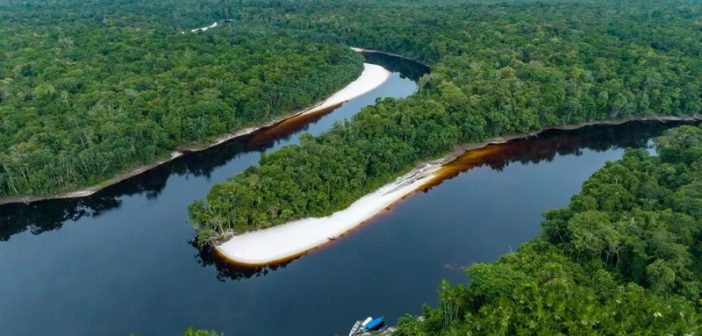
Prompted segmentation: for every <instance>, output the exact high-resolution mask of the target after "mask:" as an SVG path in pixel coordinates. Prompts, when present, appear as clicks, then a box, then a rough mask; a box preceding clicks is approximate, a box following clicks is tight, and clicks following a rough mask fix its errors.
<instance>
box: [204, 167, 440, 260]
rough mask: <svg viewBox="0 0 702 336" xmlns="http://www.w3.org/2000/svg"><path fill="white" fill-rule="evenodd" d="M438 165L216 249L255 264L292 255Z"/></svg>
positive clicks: (359, 218)
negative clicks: (324, 213) (327, 212)
mask: <svg viewBox="0 0 702 336" xmlns="http://www.w3.org/2000/svg"><path fill="white" fill-rule="evenodd" d="M439 168H441V163H432V164H427V165H425V166H423V167H422V168H418V169H415V170H413V171H412V172H410V173H409V174H407V175H404V176H402V177H400V178H398V179H397V180H396V181H395V182H393V183H390V184H387V185H385V186H383V187H382V188H380V189H378V190H376V191H375V192H373V193H371V194H368V195H366V196H364V197H362V198H360V199H359V200H357V201H356V202H354V203H353V204H351V206H349V207H348V208H346V209H344V210H341V211H338V212H335V213H333V214H332V215H331V216H328V217H322V218H305V219H301V220H296V221H292V222H289V223H286V224H282V225H278V226H274V227H272V228H268V229H264V230H259V231H254V232H248V233H245V234H242V235H239V236H234V237H232V238H231V239H229V240H228V241H226V242H225V243H223V244H221V245H219V246H217V247H216V248H217V251H219V253H220V254H221V255H223V256H224V257H226V258H228V259H230V260H232V261H234V262H237V263H241V264H246V265H255V266H262V265H268V264H272V263H275V262H279V261H283V260H286V259H289V258H292V257H295V256H297V255H300V254H302V253H304V252H306V251H309V250H311V249H314V248H316V247H318V246H321V245H324V244H325V243H328V242H329V241H330V240H332V239H336V238H337V237H338V236H339V235H342V234H344V233H345V232H347V231H349V230H351V229H353V228H355V227H356V226H358V225H360V224H362V223H363V222H365V221H367V220H369V219H371V218H372V217H373V216H375V215H377V214H378V213H380V212H382V211H383V210H384V209H385V208H387V207H389V206H390V205H392V204H393V203H395V202H397V201H398V200H400V199H402V198H403V197H405V196H407V195H408V194H411V193H412V192H414V191H415V190H417V188H419V187H420V186H422V185H423V184H424V183H426V182H428V181H429V180H430V179H431V178H433V177H434V173H435V172H436V171H437V170H438V169H439Z"/></svg>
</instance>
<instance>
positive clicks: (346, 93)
mask: <svg viewBox="0 0 702 336" xmlns="http://www.w3.org/2000/svg"><path fill="white" fill-rule="evenodd" d="M389 77H390V72H389V71H388V70H387V69H385V68H383V67H381V66H379V65H375V64H369V63H363V72H362V73H361V75H360V76H359V77H358V78H357V79H356V80H354V81H353V82H351V83H349V84H348V85H347V86H346V87H344V88H343V89H341V90H339V91H337V92H335V93H334V94H332V95H331V96H329V97H328V98H327V99H325V100H323V101H321V102H319V103H317V104H315V105H313V106H311V107H308V108H305V109H302V110H299V111H296V112H294V113H291V114H288V115H285V116H282V117H279V118H276V119H274V120H272V121H269V122H266V123H261V124H258V125H256V126H252V127H247V128H244V129H241V130H239V131H237V132H234V133H230V134H225V135H223V136H221V137H219V138H217V139H216V140H215V141H214V142H212V143H210V144H206V145H201V146H187V147H178V148H177V149H176V150H175V151H173V152H171V156H170V157H168V158H164V159H161V160H159V161H157V162H155V163H152V164H149V165H143V166H139V167H137V168H135V169H133V170H130V171H128V172H126V173H123V174H119V175H117V176H115V177H113V178H111V179H109V180H107V181H105V182H103V183H100V184H97V185H94V186H91V187H87V188H84V189H81V190H77V191H71V192H67V193H63V194H59V195H51V196H23V197H4V198H0V205H3V204H11V203H31V202H37V201H42V200H49V199H69V198H80V197H86V196H90V195H93V194H95V193H96V192H98V191H100V190H102V189H105V188H107V187H109V186H111V185H114V184H117V183H120V182H122V181H124V180H126V179H129V178H131V177H134V176H137V175H139V174H142V173H144V172H146V171H149V170H151V169H154V168H156V167H158V166H160V165H162V164H165V163H167V162H170V161H172V160H174V159H176V158H178V157H180V156H183V155H184V154H187V153H193V152H200V151H204V150H207V149H210V148H213V147H215V146H218V145H221V144H223V143H225V142H228V141H230V140H233V139H236V138H239V137H243V136H246V135H250V134H252V133H254V132H256V131H258V130H263V129H267V128H269V127H273V126H276V125H277V124H279V123H282V122H284V121H286V120H288V119H291V118H297V117H300V116H302V115H309V114H316V113H320V112H323V111H326V110H328V109H330V108H333V107H335V106H338V105H340V104H343V103H345V102H347V101H349V100H351V99H353V98H356V97H358V96H361V95H364V94H366V93H368V92H370V91H372V90H373V89H375V88H377V87H378V86H380V85H382V84H383V83H385V81H387V79H388V78H389Z"/></svg>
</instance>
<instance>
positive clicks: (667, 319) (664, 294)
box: [397, 126, 702, 336]
mask: <svg viewBox="0 0 702 336" xmlns="http://www.w3.org/2000/svg"><path fill="white" fill-rule="evenodd" d="M656 143H657V146H658V150H659V155H658V156H650V155H649V154H648V153H647V152H646V151H645V150H643V149H636V150H628V151H627V152H626V154H625V156H624V158H623V159H621V160H619V161H616V162H610V163H608V164H607V165H606V166H605V167H604V168H602V169H601V170H600V171H598V172H597V173H595V174H594V175H593V176H592V177H591V178H590V179H589V180H588V181H587V182H585V184H584V185H583V189H582V191H581V192H580V194H578V195H576V196H574V197H573V198H572V200H571V202H570V205H568V206H567V207H565V208H562V209H558V210H552V211H549V212H547V213H546V214H545V215H544V217H545V220H544V222H543V224H542V233H541V235H540V236H539V237H538V238H536V239H535V240H532V241H530V242H528V243H526V244H524V245H522V246H521V247H520V249H519V250H518V251H517V252H515V253H510V254H508V255H506V256H504V257H502V258H501V259H500V260H499V261H497V262H495V263H491V264H476V265H473V266H471V267H470V268H469V270H468V272H467V273H468V275H469V276H470V279H471V283H470V284H469V285H456V286H451V285H449V284H446V283H444V284H443V285H442V287H441V290H440V300H439V301H440V303H439V305H438V307H436V308H428V307H426V308H425V309H424V313H423V319H417V318H415V317H411V316H407V317H404V318H402V319H401V321H400V324H399V330H398V333H397V335H402V336H404V335H417V336H418V335H525V334H527V335H697V334H698V333H699V331H700V326H701V325H702V315H700V309H702V265H701V264H700V262H699V261H700V260H701V259H702V127H694V126H683V127H680V128H676V129H672V130H669V131H668V132H667V133H666V134H665V135H664V136H662V137H660V138H658V139H657V141H656Z"/></svg>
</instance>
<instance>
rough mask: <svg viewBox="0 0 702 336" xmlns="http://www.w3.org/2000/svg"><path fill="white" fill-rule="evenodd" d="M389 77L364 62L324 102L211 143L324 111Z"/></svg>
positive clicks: (217, 142) (384, 72)
mask: <svg viewBox="0 0 702 336" xmlns="http://www.w3.org/2000/svg"><path fill="white" fill-rule="evenodd" d="M388 78H390V71H388V70H387V69H385V68H383V67H381V66H379V65H375V64H370V63H363V72H361V75H360V76H359V77H358V78H356V80H355V81H353V82H351V83H349V85H347V86H346V87H344V88H343V89H341V90H339V91H337V92H336V93H334V94H333V95H332V96H330V97H329V98H327V99H326V100H324V101H323V102H321V103H317V104H316V105H313V106H312V107H309V108H307V109H304V110H301V111H299V112H297V113H295V114H292V115H288V116H285V117H282V118H279V119H276V120H274V121H272V122H269V123H267V124H265V125H259V126H255V127H249V128H244V129H242V130H240V131H238V132H236V133H233V134H227V135H225V136H222V137H220V138H218V139H217V140H216V141H215V142H214V143H213V144H212V145H210V147H214V146H216V145H219V144H221V143H223V142H227V141H229V140H232V139H234V138H238V137H241V136H245V135H249V134H251V133H253V132H255V131H257V130H259V129H261V128H266V127H270V126H273V125H276V124H278V123H279V122H281V121H283V120H286V119H290V118H292V117H297V116H300V115H304V114H309V113H316V112H319V111H323V110H325V109H327V108H329V107H332V106H336V105H339V104H342V103H345V102H347V101H349V100H351V99H354V98H356V97H359V96H362V95H364V94H366V93H368V92H370V91H372V90H373V89H375V88H377V87H378V86H380V85H382V84H383V83H385V81H387V80H388Z"/></svg>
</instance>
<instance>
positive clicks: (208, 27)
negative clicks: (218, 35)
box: [190, 21, 217, 33]
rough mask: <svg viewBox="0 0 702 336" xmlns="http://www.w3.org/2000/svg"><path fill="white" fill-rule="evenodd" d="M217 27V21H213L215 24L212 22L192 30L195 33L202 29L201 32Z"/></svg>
mask: <svg viewBox="0 0 702 336" xmlns="http://www.w3.org/2000/svg"><path fill="white" fill-rule="evenodd" d="M215 27H217V21H215V23H213V24H211V25H209V26H207V27H202V28H195V29H191V30H190V31H191V32H193V33H197V32H199V31H201V32H206V31H208V30H209V29H212V28H215Z"/></svg>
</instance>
